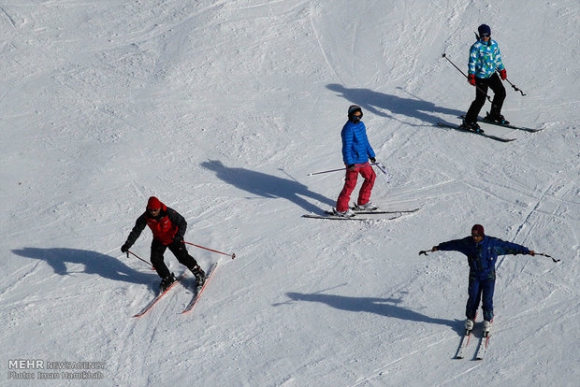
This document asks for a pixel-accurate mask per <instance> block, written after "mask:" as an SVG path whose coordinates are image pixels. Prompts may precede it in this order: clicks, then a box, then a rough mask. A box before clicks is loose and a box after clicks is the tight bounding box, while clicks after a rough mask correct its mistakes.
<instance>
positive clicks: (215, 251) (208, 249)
mask: <svg viewBox="0 0 580 387" xmlns="http://www.w3.org/2000/svg"><path fill="white" fill-rule="evenodd" d="M183 243H185V244H186V245H191V246H194V247H197V248H199V249H203V250H207V251H211V252H212V253H218V254H222V255H227V256H228V257H231V258H232V259H235V258H236V253H232V254H230V253H224V252H223V251H219V250H215V249H210V248H209V247H205V246H201V245H196V244H195V243H191V242H185V241H183ZM129 254H131V255H133V256H134V257H135V258H137V259H138V260H140V261H143V262H145V263H146V264H148V265H149V266H151V263H149V262H147V261H146V260H144V259H143V258H141V257H140V256H138V255H137V254H135V253H134V252H132V251H131V250H127V258H129ZM151 268H153V266H151Z"/></svg>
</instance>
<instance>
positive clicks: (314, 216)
mask: <svg viewBox="0 0 580 387" xmlns="http://www.w3.org/2000/svg"><path fill="white" fill-rule="evenodd" d="M400 216H401V214H399V215H398V216H393V217H388V218H370V217H366V216H364V217H360V216H349V217H345V216H338V215H331V214H327V215H318V214H312V213H310V214H304V215H302V217H303V218H308V219H327V220H350V221H359V222H362V221H365V220H377V219H387V220H393V219H397V218H399V217H400Z"/></svg>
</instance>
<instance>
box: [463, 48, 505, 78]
mask: <svg viewBox="0 0 580 387" xmlns="http://www.w3.org/2000/svg"><path fill="white" fill-rule="evenodd" d="M504 69H505V67H504V65H503V62H502V60H501V53H500V51H499V45H498V44H497V42H496V41H495V40H492V39H490V40H489V42H488V43H485V42H483V41H481V40H478V41H477V42H475V43H474V44H473V45H472V46H471V49H470V50H469V64H468V73H469V74H475V77H476V78H481V79H487V78H489V77H491V76H492V75H493V74H494V73H495V71H496V70H498V71H501V70H504Z"/></svg>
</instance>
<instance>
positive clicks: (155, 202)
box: [121, 196, 205, 291]
mask: <svg viewBox="0 0 580 387" xmlns="http://www.w3.org/2000/svg"><path fill="white" fill-rule="evenodd" d="M145 226H149V228H150V229H151V231H152V232H153V241H152V242H151V264H152V265H153V267H154V268H155V271H157V274H158V275H159V277H161V284H160V285H159V288H160V290H161V291H164V290H165V289H167V288H168V287H169V286H170V285H171V284H172V283H173V282H174V281H175V275H174V274H173V273H171V272H170V271H169V269H168V268H167V266H166V265H165V262H164V258H163V254H164V253H165V250H166V249H167V248H169V250H171V252H172V253H173V255H175V257H176V258H177V260H178V261H179V262H180V263H182V264H183V265H185V266H187V267H188V268H189V270H191V272H192V273H193V275H194V276H195V279H196V281H197V286H201V285H203V283H204V282H205V273H204V271H203V270H202V269H201V267H199V265H198V264H197V261H196V260H195V258H193V257H192V256H191V255H189V253H188V252H187V249H186V248H185V244H184V243H183V236H184V235H185V230H187V222H186V221H185V218H184V217H183V216H181V215H180V214H179V213H178V212H177V211H175V210H174V209H172V208H169V207H167V206H166V205H165V204H163V203H161V202H160V201H159V199H157V198H156V197H155V196H151V197H150V198H149V201H148V202H147V209H146V210H145V212H144V213H143V214H141V216H139V218H137V221H136V222H135V227H133V230H131V233H129V236H128V237H127V241H126V242H125V244H123V246H121V251H122V252H123V253H127V252H128V251H129V249H130V248H131V246H133V244H134V243H135V241H136V240H137V238H139V236H140V235H141V232H142V231H143V230H144V229H145Z"/></svg>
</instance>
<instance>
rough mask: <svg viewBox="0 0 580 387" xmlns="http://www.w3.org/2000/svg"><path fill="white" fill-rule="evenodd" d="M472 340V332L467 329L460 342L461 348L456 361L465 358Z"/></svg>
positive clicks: (458, 350)
mask: <svg viewBox="0 0 580 387" xmlns="http://www.w3.org/2000/svg"><path fill="white" fill-rule="evenodd" d="M470 339H471V331H470V330H468V329H466V330H465V334H464V335H463V336H462V337H461V341H460V342H459V348H457V353H456V354H455V359H463V358H464V357H465V348H467V346H468V345H469V340H470Z"/></svg>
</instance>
